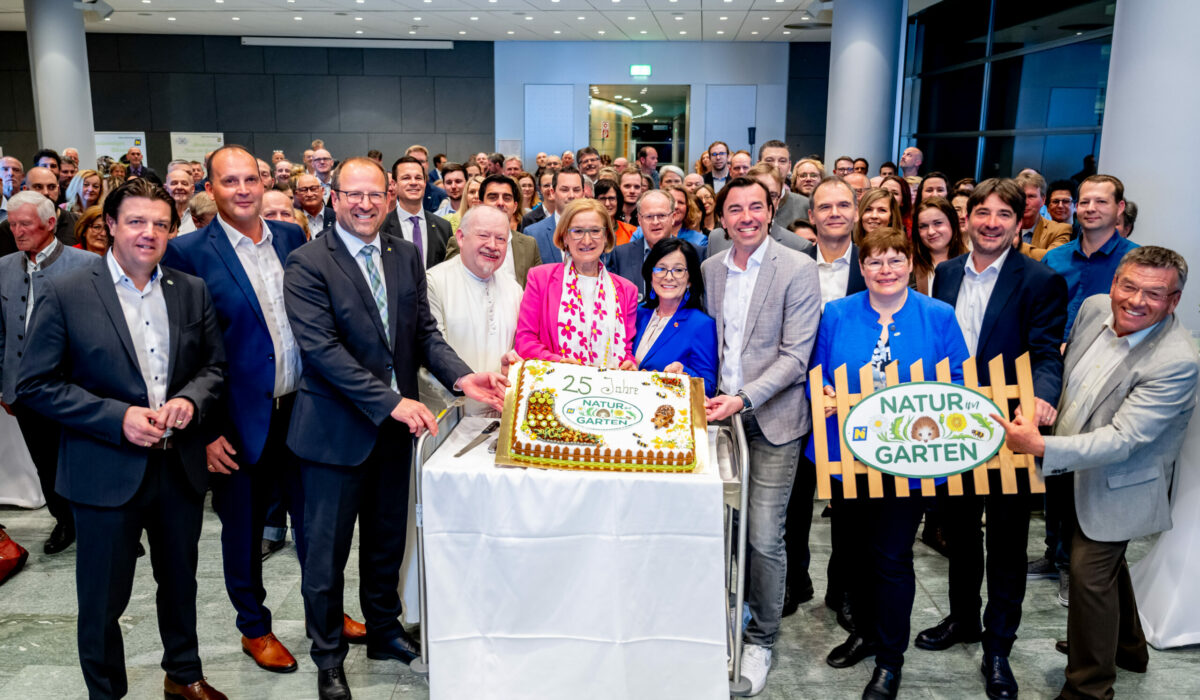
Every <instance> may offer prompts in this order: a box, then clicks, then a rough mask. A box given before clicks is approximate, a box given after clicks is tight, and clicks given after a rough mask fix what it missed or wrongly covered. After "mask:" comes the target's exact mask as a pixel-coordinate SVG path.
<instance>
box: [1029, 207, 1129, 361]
mask: <svg viewBox="0 0 1200 700" xmlns="http://www.w3.org/2000/svg"><path fill="white" fill-rule="evenodd" d="M1082 245H1083V236H1080V237H1079V238H1077V239H1075V240H1073V241H1071V242H1070V243H1065V244H1063V245H1060V246H1058V247H1057V248H1052V249H1051V250H1049V251H1047V252H1046V257H1044V258H1042V262H1043V263H1045V264H1047V265H1049V266H1050V269H1052V270H1054V271H1055V272H1057V273H1058V274H1060V275H1062V276H1063V279H1065V280H1066V281H1067V326H1066V328H1064V329H1063V339H1064V340H1065V339H1066V338H1067V337H1069V336H1070V335H1071V326H1073V325H1074V324H1075V314H1077V313H1079V307H1080V306H1081V305H1082V304H1083V301H1084V300H1085V299H1087V298H1088V297H1090V296H1094V295H1096V294H1108V290H1109V289H1111V288H1112V281H1113V276H1114V275H1116V274H1117V266H1118V265H1120V263H1121V258H1123V257H1125V254H1126V253H1128V252H1129V251H1131V250H1133V249H1134V248H1137V247H1138V244H1137V243H1134V242H1132V241H1130V240H1129V239H1127V238H1122V237H1121V234H1119V233H1117V232H1116V231H1115V230H1114V231H1113V234H1112V236H1110V237H1109V239H1108V240H1107V241H1105V242H1104V245H1102V246H1100V248H1099V249H1098V250H1096V251H1094V252H1093V253H1092V254H1091V255H1090V256H1089V255H1084V254H1083V248H1082Z"/></svg>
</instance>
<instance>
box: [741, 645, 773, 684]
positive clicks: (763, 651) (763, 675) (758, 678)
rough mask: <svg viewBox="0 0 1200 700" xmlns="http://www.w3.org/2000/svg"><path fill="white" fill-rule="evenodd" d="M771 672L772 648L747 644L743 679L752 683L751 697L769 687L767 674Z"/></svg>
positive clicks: (743, 654) (744, 654)
mask: <svg viewBox="0 0 1200 700" xmlns="http://www.w3.org/2000/svg"><path fill="white" fill-rule="evenodd" d="M770 670H771V648H770V647H760V646H758V645H757V644H747V645H746V648H745V649H742V678H745V679H746V680H748V681H750V692H749V695H758V694H759V693H761V692H762V691H763V688H765V687H766V686H767V672H768V671H770Z"/></svg>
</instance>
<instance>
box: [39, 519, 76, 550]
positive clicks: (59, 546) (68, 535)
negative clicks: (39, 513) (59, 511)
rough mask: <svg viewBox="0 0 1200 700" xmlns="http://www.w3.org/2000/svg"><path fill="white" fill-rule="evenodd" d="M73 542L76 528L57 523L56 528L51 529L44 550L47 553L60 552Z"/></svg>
mask: <svg viewBox="0 0 1200 700" xmlns="http://www.w3.org/2000/svg"><path fill="white" fill-rule="evenodd" d="M73 542H75V528H74V527H73V526H71V525H65V524H63V523H55V525H54V529H53V530H51V531H50V539H48V540H46V544H45V545H43V546H42V551H44V552H45V553H46V554H58V553H59V552H61V551H63V550H64V549H66V548H67V547H70V546H71V544H72V543H73Z"/></svg>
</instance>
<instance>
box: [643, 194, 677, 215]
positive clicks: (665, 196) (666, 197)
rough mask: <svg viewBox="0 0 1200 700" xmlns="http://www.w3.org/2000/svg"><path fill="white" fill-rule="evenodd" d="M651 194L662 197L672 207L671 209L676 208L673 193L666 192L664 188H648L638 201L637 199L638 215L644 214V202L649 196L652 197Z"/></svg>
mask: <svg viewBox="0 0 1200 700" xmlns="http://www.w3.org/2000/svg"><path fill="white" fill-rule="evenodd" d="M651 196H658V197H662V200H663V201H664V202H666V203H667V205H668V206H670V207H671V209H674V208H675V198H674V197H672V196H671V195H669V194H667V193H666V192H663V191H662V190H646V191H645V192H643V193H642V196H641V197H638V201H637V212H638V216H641V214H642V204H643V203H644V202H645V201H646V198H647V197H651Z"/></svg>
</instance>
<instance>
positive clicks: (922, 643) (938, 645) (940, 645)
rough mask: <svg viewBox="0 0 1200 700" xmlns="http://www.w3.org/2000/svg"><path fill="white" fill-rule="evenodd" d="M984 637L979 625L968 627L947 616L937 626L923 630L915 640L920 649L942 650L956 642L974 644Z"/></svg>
mask: <svg viewBox="0 0 1200 700" xmlns="http://www.w3.org/2000/svg"><path fill="white" fill-rule="evenodd" d="M982 637H983V634H982V632H981V631H980V629H979V628H978V627H973V628H968V627H967V626H966V625H964V624H961V623H958V622H955V621H954V620H953V619H952V618H949V617H947V618H946V619H944V620H942V621H941V622H939V623H937V625H936V626H934V627H930V628H929V629H927V630H921V633H920V634H918V635H917V640H916V641H915V642H914V644H915V645H916V647H917V648H918V649H924V650H926V651H942V650H943V649H949V648H950V647H952V646H954V645H955V644H974V643H975V642H978V641H979V640H980V639H981V638H982Z"/></svg>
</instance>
